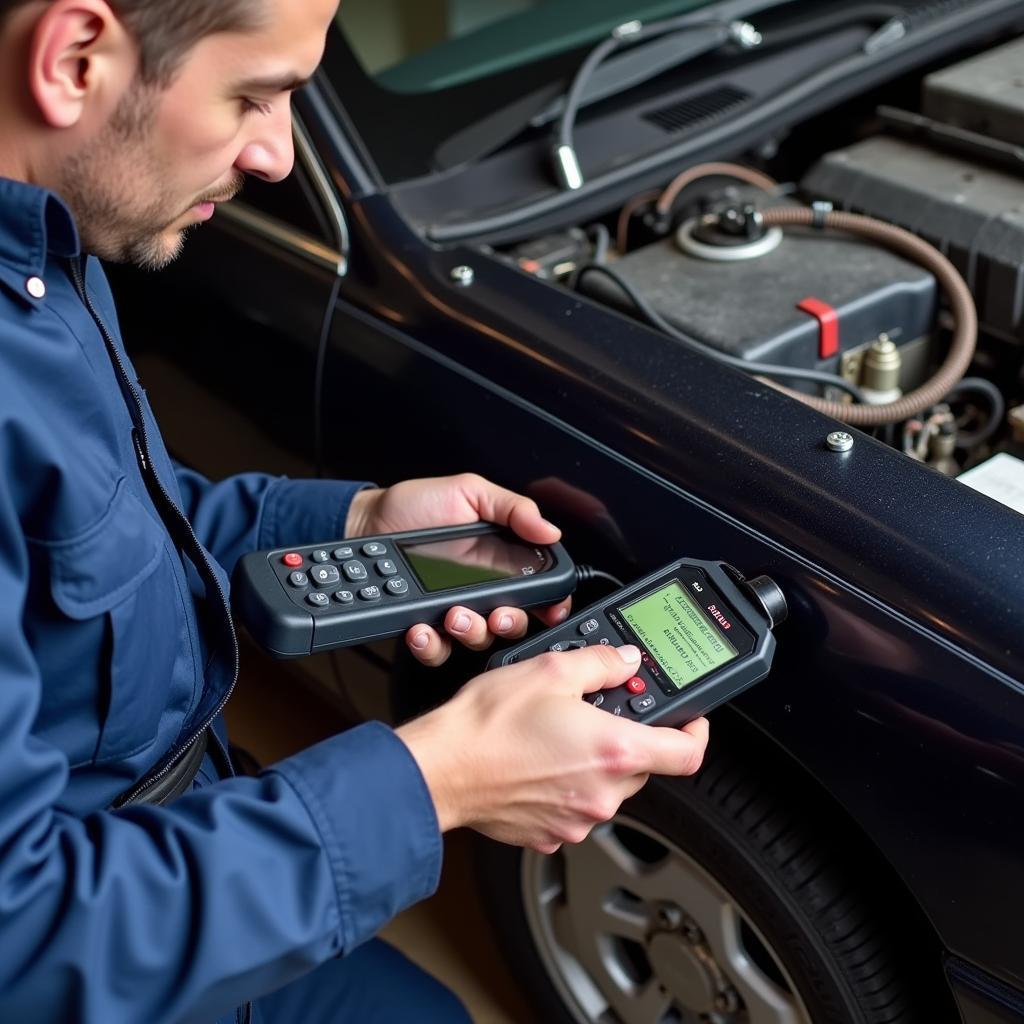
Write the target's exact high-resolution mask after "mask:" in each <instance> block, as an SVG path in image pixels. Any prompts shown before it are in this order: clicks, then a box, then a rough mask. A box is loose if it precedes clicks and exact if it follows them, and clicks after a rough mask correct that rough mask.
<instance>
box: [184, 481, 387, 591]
mask: <svg viewBox="0 0 1024 1024" xmlns="http://www.w3.org/2000/svg"><path fill="white" fill-rule="evenodd" d="M174 473H175V476H176V478H177V482H178V487H179V488H180V491H181V497H182V502H183V511H184V512H185V514H186V515H187V516H188V518H189V520H190V521H191V523H192V528H193V529H194V530H195V532H196V536H197V537H198V538H199V542H200V544H202V545H203V547H205V548H206V550H207V551H209V552H210V553H211V554H212V555H213V557H214V558H216V559H217V561H218V562H219V563H220V564H221V565H222V566H223V567H224V569H225V570H226V571H227V573H228V574H229V575H230V574H231V572H232V570H233V569H234V567H235V562H236V561H238V559H239V558H240V557H241V556H242V555H244V554H246V553H248V552H250V551H258V550H260V549H262V548H278V547H288V546H290V545H293V544H294V545H304V544H316V543H318V542H319V541H330V540H340V539H341V538H342V537H344V535H345V521H346V520H347V519H348V510H349V506H350V505H351V503H352V498H353V497H354V496H355V495H356V493H357V492H358V491H360V490H362V489H363V488H364V487H369V486H372V485H371V484H366V483H350V482H347V481H338V480H291V479H289V478H288V477H275V476H267V475H266V474H263V473H242V474H239V475H238V476H232V477H228V478H227V479H226V480H222V481H220V482H218V483H211V482H210V481H209V480H207V479H206V477H204V476H202V475H201V474H200V473H197V472H195V471H194V470H191V469H186V468H185V467H183V466H181V465H179V464H177V463H175V465H174Z"/></svg>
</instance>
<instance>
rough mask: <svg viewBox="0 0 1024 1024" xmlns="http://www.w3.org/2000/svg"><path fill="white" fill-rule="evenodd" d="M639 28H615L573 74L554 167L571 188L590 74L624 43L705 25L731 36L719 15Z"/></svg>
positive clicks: (560, 121)
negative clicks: (576, 127) (578, 119)
mask: <svg viewBox="0 0 1024 1024" xmlns="http://www.w3.org/2000/svg"><path fill="white" fill-rule="evenodd" d="M636 26H637V27H636V28H635V29H634V30H633V31H630V32H628V33H627V32H624V31H622V28H623V27H622V26H620V28H618V29H616V30H615V32H613V33H612V35H610V36H609V37H608V38H607V39H604V40H602V41H601V42H600V43H598V44H597V46H595V47H594V49H592V50H591V51H590V53H588V54H587V56H586V59H585V60H584V61H583V63H582V64H581V65H580V67H579V70H578V71H577V72H576V74H575V76H574V77H573V80H572V84H571V85H570V86H569V91H568V93H567V94H566V97H565V106H564V108H563V109H562V114H561V116H560V117H559V119H558V127H557V131H556V133H555V140H556V141H555V167H556V171H557V173H558V175H559V177H560V178H561V179H562V184H563V185H564V186H565V187H566V188H569V189H576V188H579V187H580V185H581V184H582V176H579V181H578V182H576V183H573V176H574V175H577V176H578V175H579V163H578V161H577V159H576V149H575V147H574V146H573V126H574V125H575V123H576V115H577V114H578V113H579V107H580V103H581V102H582V100H583V93H584V91H585V90H586V87H587V83H588V82H589V81H590V78H591V76H592V75H593V73H594V72H595V71H596V70H597V68H598V66H599V65H600V64H602V63H603V62H604V61H605V60H607V59H608V57H610V56H611V55H612V54H613V53H614V52H615V51H616V50H618V49H621V48H622V47H625V46H632V45H634V44H635V43H639V42H641V41H643V40H645V39H651V38H653V37H655V36H660V35H666V34H668V33H669V32H673V31H679V32H683V31H689V30H696V29H702V28H721V30H722V42H723V43H724V42H725V41H726V40H727V39H729V35H730V27H729V23H728V22H725V21H721V20H720V19H718V18H702V19H700V20H698V21H694V20H693V16H692V14H689V15H682V16H681V17H675V18H664V19H662V20H661V21H654V22H651V24H649V25H641V24H640V23H639V22H637V23H636ZM563 157H567V158H568V159H569V160H570V161H571V163H573V164H574V167H573V168H567V167H566V166H565V162H564V159H563Z"/></svg>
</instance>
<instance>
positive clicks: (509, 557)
mask: <svg viewBox="0 0 1024 1024" xmlns="http://www.w3.org/2000/svg"><path fill="white" fill-rule="evenodd" d="M399 548H400V550H401V552H402V554H403V555H405V557H406V558H407V559H408V561H409V564H410V565H411V566H412V570H413V572H415V573H416V576H417V578H418V579H419V581H420V583H421V584H422V585H423V589H424V590H426V591H427V592H428V593H436V592H437V591H441V590H452V589H454V588H455V587H471V586H473V585H474V584H479V583H491V582H494V581H496V580H507V579H513V578H515V577H517V576H534V575H536V574H537V573H541V572H544V571H545V570H546V569H548V568H550V566H551V559H550V557H549V556H548V555H546V554H545V552H544V551H543V550H542V549H541V548H537V547H531V546H530V545H528V544H523V543H521V542H519V541H517V540H516V539H515V538H514V537H512V536H505V535H504V534H500V533H483V534H473V535H471V536H467V537H456V538H453V539H452V540H441V541H432V542H430V543H426V544H423V543H416V544H399Z"/></svg>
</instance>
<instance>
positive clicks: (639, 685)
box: [626, 676, 647, 693]
mask: <svg viewBox="0 0 1024 1024" xmlns="http://www.w3.org/2000/svg"><path fill="white" fill-rule="evenodd" d="M626 689H627V690H629V692H630V693H643V692H644V691H645V690H646V689H647V684H646V683H645V682H644V681H643V680H642V679H641V678H640V677H639V676H633V678H632V679H629V680H627V681H626Z"/></svg>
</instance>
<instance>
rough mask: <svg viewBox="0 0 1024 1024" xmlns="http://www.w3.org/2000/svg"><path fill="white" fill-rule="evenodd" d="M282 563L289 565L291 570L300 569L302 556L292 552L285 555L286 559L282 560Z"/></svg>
mask: <svg viewBox="0 0 1024 1024" xmlns="http://www.w3.org/2000/svg"><path fill="white" fill-rule="evenodd" d="M281 561H282V562H284V564H285V565H287V566H288V568H289V569H298V567H299V566H300V565H302V555H299V554H296V553H295V552H294V551H292V552H290V553H289V554H287V555H285V556H284V558H282V559H281Z"/></svg>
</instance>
